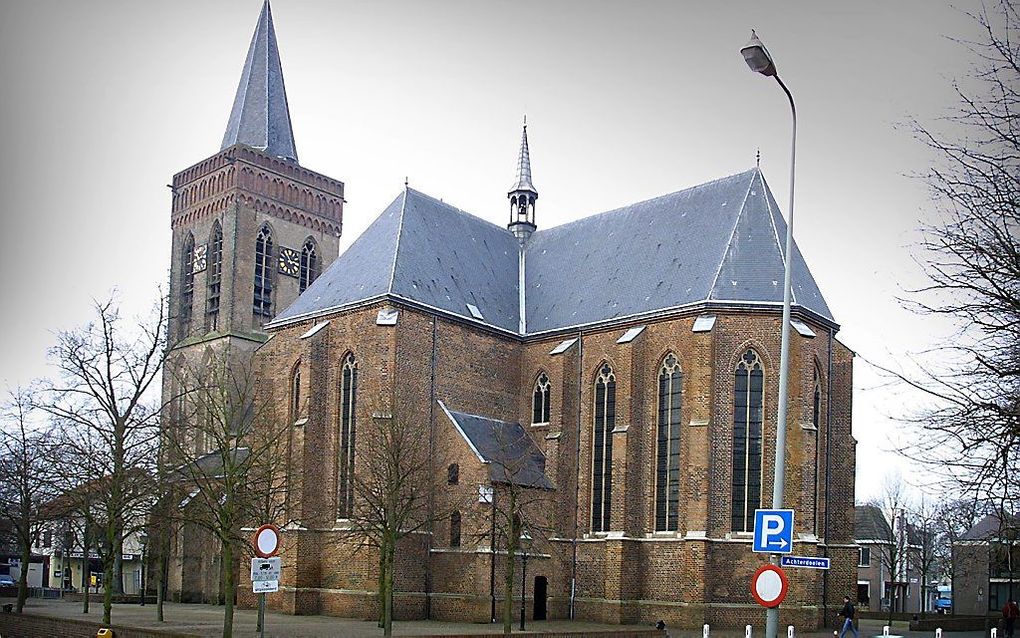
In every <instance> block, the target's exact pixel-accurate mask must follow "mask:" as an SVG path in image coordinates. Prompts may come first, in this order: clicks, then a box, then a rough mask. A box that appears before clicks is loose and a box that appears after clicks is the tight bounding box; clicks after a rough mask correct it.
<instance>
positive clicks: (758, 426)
mask: <svg viewBox="0 0 1020 638" xmlns="http://www.w3.org/2000/svg"><path fill="white" fill-rule="evenodd" d="M763 388H764V376H763V373H762V365H761V359H760V358H759V356H758V353H757V352H755V351H754V350H751V349H748V350H747V351H746V352H745V353H744V354H743V356H741V358H740V363H738V364H737V369H736V371H735V372H734V375H733V479H732V483H731V490H732V495H733V500H732V509H731V526H732V529H733V530H734V531H737V532H750V531H752V528H753V527H754V510H756V509H758V508H759V507H760V506H761V472H762V467H761V454H762V450H761V448H762V417H763Z"/></svg>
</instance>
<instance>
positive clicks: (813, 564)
mask: <svg viewBox="0 0 1020 638" xmlns="http://www.w3.org/2000/svg"><path fill="white" fill-rule="evenodd" d="M779 564H780V565H781V566H783V567H803V568H805V569H828V568H829V559H828V558H821V557H818V556H783V557H782V558H780V559H779Z"/></svg>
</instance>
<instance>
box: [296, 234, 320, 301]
mask: <svg viewBox="0 0 1020 638" xmlns="http://www.w3.org/2000/svg"><path fill="white" fill-rule="evenodd" d="M318 276H319V258H318V256H317V255H316V252H315V242H314V241H312V238H311V237H309V238H308V239H306V240H305V245H304V246H303V247H302V248H301V270H300V273H299V275H298V289H299V292H304V291H305V289H306V288H308V286H310V285H312V282H313V281H315V278H316V277H318Z"/></svg>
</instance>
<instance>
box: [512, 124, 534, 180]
mask: <svg viewBox="0 0 1020 638" xmlns="http://www.w3.org/2000/svg"><path fill="white" fill-rule="evenodd" d="M520 192H526V193H531V194H532V195H534V196H535V198H536V199H537V198H538V191H537V190H535V185H534V184H532V183H531V155H530V154H529V153H528V120H527V118H525V120H524V131H523V132H522V133H521V152H520V155H518V157H517V181H516V182H515V183H514V185H513V187H512V188H511V189H510V192H509V193H508V195H510V196H511V197H512V196H513V194H514V193H520Z"/></svg>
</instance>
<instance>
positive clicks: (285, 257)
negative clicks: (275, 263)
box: [280, 246, 301, 277]
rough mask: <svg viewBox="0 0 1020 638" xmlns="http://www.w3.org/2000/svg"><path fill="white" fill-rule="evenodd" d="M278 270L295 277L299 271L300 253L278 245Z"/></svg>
mask: <svg viewBox="0 0 1020 638" xmlns="http://www.w3.org/2000/svg"><path fill="white" fill-rule="evenodd" d="M280 272H281V273H283V274H285V275H287V276H289V277H297V276H298V274H300V272H301V253H299V252H298V251H296V250H293V249H291V248H284V247H283V246H281V247H280Z"/></svg>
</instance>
